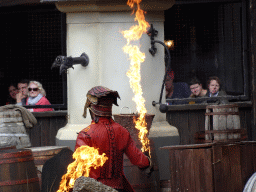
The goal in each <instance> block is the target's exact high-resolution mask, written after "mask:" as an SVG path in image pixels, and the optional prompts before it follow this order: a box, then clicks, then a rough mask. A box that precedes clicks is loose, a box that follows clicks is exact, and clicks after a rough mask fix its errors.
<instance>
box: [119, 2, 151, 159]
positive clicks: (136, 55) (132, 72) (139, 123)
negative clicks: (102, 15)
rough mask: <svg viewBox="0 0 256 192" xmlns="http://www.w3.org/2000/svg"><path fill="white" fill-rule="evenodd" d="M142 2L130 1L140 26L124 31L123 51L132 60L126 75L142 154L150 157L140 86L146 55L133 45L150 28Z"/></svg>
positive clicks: (129, 3)
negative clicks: (135, 115)
mask: <svg viewBox="0 0 256 192" xmlns="http://www.w3.org/2000/svg"><path fill="white" fill-rule="evenodd" d="M140 2H141V0H128V2H127V4H128V5H129V6H130V7H131V8H134V7H135V3H136V5H137V10H136V13H135V19H134V20H135V21H137V22H138V25H134V26H132V27H131V28H130V29H129V30H125V31H122V34H123V36H124V38H126V40H127V44H126V45H125V46H124V47H123V51H124V52H125V53H127V54H128V55H129V58H130V60H131V66H130V69H129V71H128V72H127V73H126V75H127V76H128V77H129V79H130V87H131V88H132V90H133V92H134V94H135V96H134V97H133V101H135V103H136V108H137V111H138V113H139V117H138V118H137V120H135V128H136V129H138V130H139V134H138V137H139V140H140V141H141V143H142V148H141V150H142V152H145V151H148V152H149V155H150V147H149V139H148V138H147V134H148V131H147V123H146V119H145V116H146V113H147V110H146V107H145V99H144V98H143V96H142V94H143V92H142V87H141V84H140V81H141V75H140V69H141V67H140V66H141V63H143V62H144V61H145V53H142V52H141V51H140V49H139V47H138V46H136V45H131V42H132V41H136V40H139V39H140V38H141V36H142V34H143V33H146V32H147V28H148V27H149V23H148V22H146V20H145V16H144V13H145V12H144V11H143V10H142V9H141V8H140Z"/></svg>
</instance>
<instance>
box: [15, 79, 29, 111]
mask: <svg viewBox="0 0 256 192" xmlns="http://www.w3.org/2000/svg"><path fill="white" fill-rule="evenodd" d="M28 83H29V80H27V79H23V80H21V81H20V82H19V83H18V90H19V93H18V94H17V95H16V103H17V105H22V106H24V105H26V100H27V97H28Z"/></svg>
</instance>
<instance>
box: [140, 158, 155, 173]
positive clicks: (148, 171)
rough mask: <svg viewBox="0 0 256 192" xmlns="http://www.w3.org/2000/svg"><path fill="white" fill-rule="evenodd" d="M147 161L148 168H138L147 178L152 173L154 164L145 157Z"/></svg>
mask: <svg viewBox="0 0 256 192" xmlns="http://www.w3.org/2000/svg"><path fill="white" fill-rule="evenodd" d="M147 158H148V160H149V166H148V167H146V168H144V169H142V168H140V170H141V171H142V172H143V173H145V174H146V175H147V177H150V176H151V173H152V172H153V171H154V164H153V162H152V160H151V159H150V158H149V157H148V156H147Z"/></svg>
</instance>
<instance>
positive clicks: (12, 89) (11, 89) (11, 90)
mask: <svg viewBox="0 0 256 192" xmlns="http://www.w3.org/2000/svg"><path fill="white" fill-rule="evenodd" d="M8 91H9V95H8V98H7V101H6V105H8V104H16V95H17V94H18V89H17V88H16V87H15V85H14V84H13V83H11V84H10V86H9V87H8Z"/></svg>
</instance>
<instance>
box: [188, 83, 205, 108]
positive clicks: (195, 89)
mask: <svg viewBox="0 0 256 192" xmlns="http://www.w3.org/2000/svg"><path fill="white" fill-rule="evenodd" d="M189 87H190V90H191V92H192V94H191V95H190V98H198V97H205V96H207V95H206V94H207V90H206V89H203V87H202V83H201V82H200V81H199V79H197V78H193V79H192V80H191V81H190V82H189ZM194 103H201V101H197V102H193V101H192V102H189V104H194Z"/></svg>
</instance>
